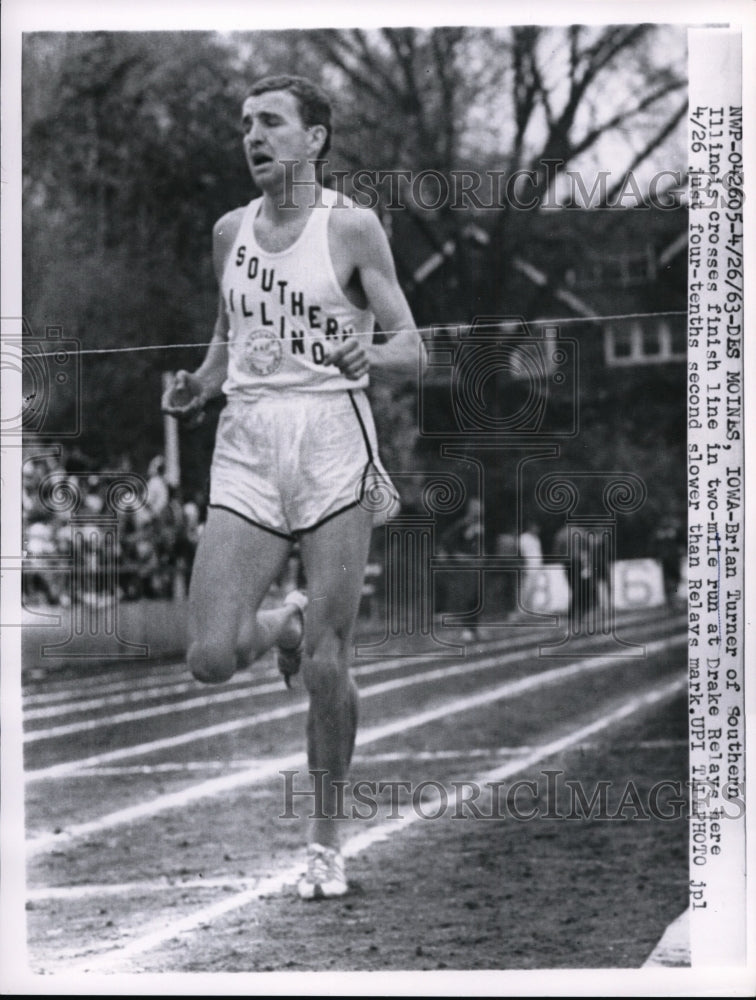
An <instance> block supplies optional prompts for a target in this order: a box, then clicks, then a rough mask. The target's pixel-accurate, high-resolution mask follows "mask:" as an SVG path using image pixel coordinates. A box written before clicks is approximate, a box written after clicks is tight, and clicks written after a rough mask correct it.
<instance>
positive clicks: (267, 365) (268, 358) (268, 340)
mask: <svg viewBox="0 0 756 1000" xmlns="http://www.w3.org/2000/svg"><path fill="white" fill-rule="evenodd" d="M241 354H242V358H243V359H244V364H245V366H246V368H247V369H248V371H250V372H254V373H255V374H256V375H272V374H273V372H277V371H278V369H279V368H280V367H281V357H282V354H283V348H282V347H281V341H280V340H279V338H278V337H277V336H276V335H275V333H273V332H272V331H271V330H262V329H261V330H252V332H251V333H250V334H248V336H247V339H246V340H245V342H244V346H243V347H242V352H241Z"/></svg>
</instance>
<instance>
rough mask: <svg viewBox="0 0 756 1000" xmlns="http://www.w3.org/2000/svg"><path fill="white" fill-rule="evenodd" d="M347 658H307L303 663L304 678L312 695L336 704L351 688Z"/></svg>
mask: <svg viewBox="0 0 756 1000" xmlns="http://www.w3.org/2000/svg"><path fill="white" fill-rule="evenodd" d="M347 667H348V664H347V662H346V660H344V659H340V658H337V657H335V658H327V659H321V658H320V657H317V656H316V657H314V658H313V659H310V658H307V659H305V661H304V663H303V669H302V679H303V681H304V685H305V687H306V688H307V691H308V692H309V694H310V697H312V698H316V699H319V700H322V701H324V702H327V703H328V704H330V705H334V704H336V703H337V702H338V700H339V699H340V698H342V697H343V696H344V694H345V692H346V691H347V690H348V688H349V680H350V679H349V673H348V669H347Z"/></svg>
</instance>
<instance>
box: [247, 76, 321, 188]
mask: <svg viewBox="0 0 756 1000" xmlns="http://www.w3.org/2000/svg"><path fill="white" fill-rule="evenodd" d="M242 131H243V133H244V139H243V142H244V153H245V156H246V157H247V163H248V165H249V169H250V172H251V174H252V178H253V179H254V181H255V183H256V184H257V185H258V186H259V187H260V188H262V189H263V190H266V189H269V188H275V187H279V186H280V185H281V183H282V182H283V179H284V177H285V176H286V174H285V168H284V166H283V161H292V160H293V161H295V166H294V168H293V170H294V173H299V172H300V169H301V167H305V166H306V164H307V161H308V160H310V159H314V157H315V156H316V155H317V148H316V147H317V140H316V139H314V135H313V132H314V130H313V129H308V128H306V127H305V126H304V124H303V123H302V118H301V116H300V113H299V104H298V102H297V98H296V97H295V96H294V95H293V94H292V93H290V92H289V91H288V90H272V91H268V93H265V94H258V95H257V96H255V97H248V98H247V99H246V101H245V102H244V104H243V105H242ZM313 150H314V152H313ZM291 170H292V168H291V167H289V171H291ZM289 176H291V173H290V174H289Z"/></svg>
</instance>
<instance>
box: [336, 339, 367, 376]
mask: <svg viewBox="0 0 756 1000" xmlns="http://www.w3.org/2000/svg"><path fill="white" fill-rule="evenodd" d="M325 363H326V364H327V365H336V367H337V368H338V369H339V371H340V372H341V374H342V375H343V376H344V377H345V378H348V379H350V380H351V381H353V382H355V381H356V380H357V379H360V378H362V376H363V375H367V373H368V371H369V370H370V361H369V360H368V356H367V351H366V350H365V347H364V345H363V344H362V343H361V342H360V341H359V340H357V339H356V338H354V339H349V340H345V341H344V342H343V343H342V344H339V346H338V347H336V348H334V350H332V351H331V352H330V353H329V354H328V355H327V356H326V359H325Z"/></svg>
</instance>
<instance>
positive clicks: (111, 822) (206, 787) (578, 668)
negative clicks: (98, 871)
mask: <svg viewBox="0 0 756 1000" xmlns="http://www.w3.org/2000/svg"><path fill="white" fill-rule="evenodd" d="M687 641H688V637H687V635H680V636H674V637H672V638H670V639H663V640H658V641H656V642H653V643H649V644H648V647H647V648H648V652H649V653H656V652H661V651H662V650H664V649H667V648H669V647H671V646H677V645H681V644H684V643H687ZM620 662H621V661H619V660H618V658H617V657H616V656H603V657H594V656H591V657H588V658H587V659H585V660H578V661H576V662H575V663H571V664H567V665H565V666H561V667H555V668H553V669H552V670H545V671H542V672H541V673H538V674H530V675H529V676H527V677H523V678H520V679H519V680H516V681H508V682H506V683H505V684H500V685H498V686H496V687H492V688H487V689H485V690H483V691H476V692H475V693H474V694H470V695H467V696H465V697H461V698H457V699H456V700H453V701H445V702H443V703H442V704H441V705H438V706H436V707H435V708H430V709H426V710H425V711H424V712H417V713H415V714H414V715H411V716H409V717H403V718H399V719H394V720H393V721H391V722H388V723H383V724H381V725H376V726H372V727H371V728H369V729H364V730H363V731H362V732H361V733H359V732H358V734H357V741H356V747H361V746H368V745H370V744H371V743H375V742H377V741H379V740H383V739H386V738H387V737H389V736H395V735H397V734H398V733H406V732H407V731H408V730H410V729H417V728H418V727H420V726H424V725H427V724H428V723H429V722H435V721H436V719H440V718H445V717H447V716H449V715H455V714H457V713H459V712H466V711H468V710H470V709H473V708H479V707H480V706H481V705H490V704H491V703H492V702H494V701H500V700H501V699H503V698H512V697H517V696H518V695H521V694H523V693H525V692H526V691H532V690H535V689H540V688H543V687H545V686H546V685H550V684H559V683H563V682H564V681H566V680H569V679H570V678H571V677H574V676H576V675H578V674H581V673H587V672H593V671H596V670H600V669H603V668H604V667H607V666H611V665H614V666H618V665H619V664H620ZM429 673H435V671H431V672H428V673H426V674H424V675H423V677H425V678H428V676H429ZM406 680H409V681H411V680H412V678H406ZM384 687H385V685H384V684H376V685H374V686H373V688H368V689H367V691H366V692H365V693H368V692H369V693H371V694H372V693H375V689H376V688H380V689H383V688H384ZM269 714H272V713H269ZM305 767H307V759H306V756H305V754H304V753H302V752H299V753H294V754H288V755H287V756H285V757H279V758H277V759H273V760H266V761H263V762H259V763H256V764H255V765H253V766H252V767H250V768H247V769H246V770H244V771H237V772H235V773H232V774H227V775H224V776H223V777H220V778H209V779H208V780H206V781H201V782H199V783H198V784H195V785H190V786H189V787H188V788H183V789H181V790H180V791H178V792H168V793H166V794H165V795H160V796H158V797H156V798H154V799H151V800H150V801H149V802H140V803H138V804H137V805H133V806H127V807H125V808H123V809H118V810H115V811H114V812H111V813H108V814H106V815H105V816H101V817H99V818H98V819H95V820H90V821H89V822H86V823H78V824H74V825H73V826H70V827H68V829H66V830H64V831H62V832H61V833H43V834H39V835H37V836H36V837H34V838H32V839H30V840H28V841H27V852H28V855H29V856H32V855H34V854H38V853H40V852H41V851H45V850H48V849H50V848H54V847H59V846H61V845H63V844H67V843H70V842H71V841H72V840H74V839H76V838H79V837H86V836H90V835H92V834H97V833H100V832H102V831H103V830H105V829H110V828H111V827H114V826H118V825H121V824H123V823H134V822H137V821H139V820H143V819H145V818H146V817H148V816H154V815H155V814H157V813H159V812H163V811H165V810H166V809H183V808H185V807H186V806H187V805H188V804H189V803H190V802H196V801H197V800H198V799H202V798H207V797H210V796H217V795H222V794H225V793H227V792H230V791H234V790H235V789H238V788H242V787H244V786H246V785H250V784H255V783H257V782H261V781H266V780H268V779H270V778H273V777H275V776H276V775H278V774H279V773H280V772H281V771H287V770H296V769H299V768H305Z"/></svg>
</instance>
